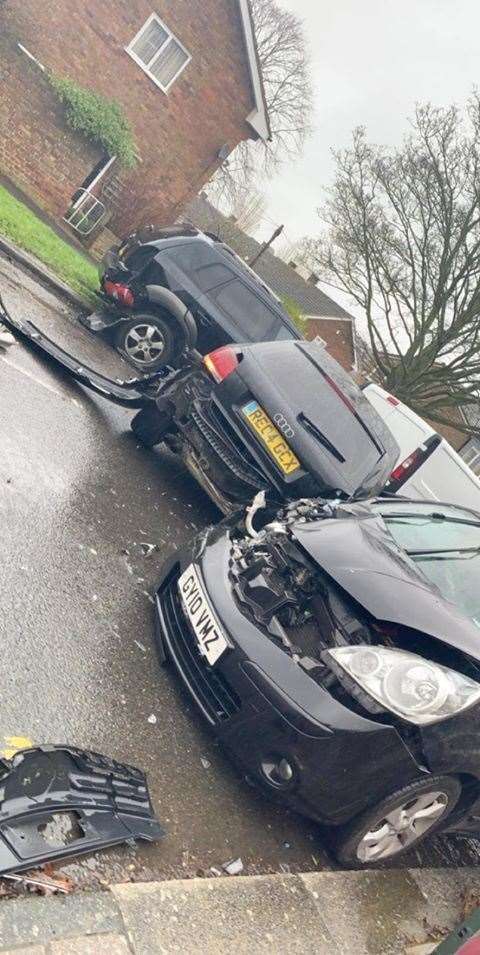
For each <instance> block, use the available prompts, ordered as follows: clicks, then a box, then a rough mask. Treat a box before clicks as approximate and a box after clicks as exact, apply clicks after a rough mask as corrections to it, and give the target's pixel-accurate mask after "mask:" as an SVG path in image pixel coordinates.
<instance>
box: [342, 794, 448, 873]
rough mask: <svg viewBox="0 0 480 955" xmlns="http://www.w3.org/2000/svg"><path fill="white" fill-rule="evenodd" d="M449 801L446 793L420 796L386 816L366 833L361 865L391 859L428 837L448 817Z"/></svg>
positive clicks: (359, 856)
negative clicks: (426, 834)
mask: <svg viewBox="0 0 480 955" xmlns="http://www.w3.org/2000/svg"><path fill="white" fill-rule="evenodd" d="M448 805H449V798H448V796H447V794H446V793H443V792H426V793H419V794H418V796H414V797H410V799H409V800H408V801H407V802H405V803H404V804H403V805H401V806H398V807H397V808H395V809H392V810H391V811H390V812H387V813H386V814H385V816H384V817H383V818H382V819H380V820H379V822H378V825H377V826H375V827H374V828H371V829H370V830H369V831H368V832H366V833H365V835H364V836H363V838H362V839H361V840H360V842H359V844H358V848H357V857H358V859H359V860H360V862H376V861H377V860H379V859H388V858H389V857H390V856H393V855H396V853H397V852H400V851H401V850H402V849H407V848H408V847H409V846H410V845H412V844H413V843H414V842H416V841H417V839H419V838H420V837H421V836H423V835H425V833H427V832H428V830H429V829H431V828H432V826H434V825H435V824H436V823H437V822H438V821H439V819H440V818H441V817H442V816H443V814H444V813H445V811H446V809H447V807H448Z"/></svg>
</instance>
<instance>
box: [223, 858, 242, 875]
mask: <svg viewBox="0 0 480 955" xmlns="http://www.w3.org/2000/svg"><path fill="white" fill-rule="evenodd" d="M222 869H223V871H224V872H226V873H227V875H240V872H243V862H242V860H241V859H231V860H230V862H224V863H223V865H222Z"/></svg>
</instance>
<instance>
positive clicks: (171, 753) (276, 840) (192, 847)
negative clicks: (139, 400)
mask: <svg viewBox="0 0 480 955" xmlns="http://www.w3.org/2000/svg"><path fill="white" fill-rule="evenodd" d="M0 292H1V293H2V294H3V295H4V298H5V301H6V303H7V305H8V307H10V308H11V309H12V310H15V311H16V313H17V314H21V316H22V317H23V318H30V319H31V320H32V321H34V322H35V323H36V324H38V325H39V326H40V327H41V328H42V330H44V331H47V332H48V333H49V334H50V335H51V337H52V338H55V339H56V340H57V341H58V342H59V344H61V345H63V347H67V348H69V349H70V350H71V351H73V352H75V353H76V354H77V355H78V357H79V358H80V360H81V361H84V362H86V363H90V364H92V365H94V366H95V367H97V368H98V369H99V370H101V371H103V372H104V373H107V374H113V375H118V376H119V377H129V376H130V375H131V374H132V371H131V369H130V368H129V366H128V365H126V364H125V363H124V362H123V361H122V360H121V359H120V358H119V356H117V355H116V354H115V353H114V352H113V351H112V350H111V349H110V348H109V347H108V346H106V345H104V344H102V343H101V342H100V343H99V342H98V341H97V340H96V339H94V338H93V337H92V336H91V335H90V334H89V333H88V332H86V331H85V330H83V329H82V328H81V327H80V326H78V324H77V323H76V320H75V315H74V314H73V313H72V311H71V310H70V309H68V308H67V307H65V306H64V305H63V304H62V303H61V302H59V301H58V300H57V299H56V298H55V297H54V296H53V295H51V294H50V293H49V292H47V291H46V290H44V289H43V288H42V287H41V286H40V285H39V284H38V283H36V282H35V281H33V280H32V279H31V278H30V277H29V276H28V275H26V274H24V273H22V272H21V271H19V270H18V269H17V268H16V267H15V266H14V265H12V264H11V263H9V262H7V261H6V260H5V259H0ZM130 418H131V413H130V412H128V411H126V410H124V409H120V408H116V407H114V406H113V405H110V404H108V403H107V402H105V401H104V400H103V399H101V398H100V397H97V396H95V395H93V394H92V393H88V392H86V391H85V390H84V389H82V388H81V387H80V386H77V385H76V384H75V383H74V382H72V381H70V380H69V379H68V378H66V377H65V376H64V375H62V374H61V373H59V372H58V371H56V370H55V369H53V368H52V366H51V365H49V364H48V362H47V361H44V360H42V359H40V358H38V357H37V356H35V355H33V354H32V353H31V352H29V350H28V348H26V347H24V346H23V345H21V344H16V345H14V346H12V347H11V348H10V349H9V350H8V351H6V352H1V351H0V441H1V449H2V450H1V455H0V535H1V551H0V553H1V562H0V574H1V589H2V601H1V606H0V633H1V637H2V644H3V668H2V687H1V694H0V750H1V749H2V748H3V749H4V750H5V749H8V746H9V745H10V744H9V742H8V738H9V737H12V736H14V737H18V736H21V737H26V738H29V739H31V740H33V741H34V742H35V743H45V742H58V743H61V742H69V743H72V744H75V745H77V746H83V747H86V748H91V749H96V750H98V751H100V752H103V753H106V754H109V755H111V756H114V757H116V758H117V759H120V760H123V761H126V762H131V763H134V764H136V765H138V766H140V767H142V769H144V770H145V771H146V772H147V774H148V778H149V783H150V790H151V795H152V800H153V803H154V807H155V810H156V812H157V815H158V817H159V819H160V821H161V822H162V823H163V824H164V825H165V827H166V829H167V837H166V839H165V840H164V841H163V842H161V843H159V844H156V845H152V846H149V845H139V846H138V847H137V848H136V849H135V850H132V849H129V848H121V849H117V850H114V851H109V852H106V853H103V854H100V855H98V856H92V857H90V858H88V859H85V860H83V861H80V862H79V863H78V864H75V865H70V866H68V867H66V866H64V867H63V868H64V869H65V870H66V871H68V872H70V873H71V874H73V875H74V876H75V878H77V879H78V880H79V881H80V882H86V883H88V884H89V883H91V882H95V881H98V880H104V881H107V882H110V881H122V880H124V879H128V878H132V879H142V880H143V879H151V878H159V877H161V878H173V877H183V878H184V877H187V876H193V875H196V874H198V873H208V870H209V868H210V866H216V867H218V866H219V865H221V864H222V863H223V862H225V861H227V860H229V859H231V858H235V857H238V856H241V858H242V860H243V863H244V866H245V872H247V873H249V874H254V873H258V872H267V871H279V870H283V871H288V870H290V871H296V870H309V869H312V868H315V867H320V868H324V867H330V866H331V865H332V861H331V859H330V857H329V855H328V853H327V852H326V850H325V848H324V847H323V845H322V843H321V841H320V839H319V834H318V831H317V829H316V827H315V826H314V825H313V824H310V823H309V822H306V821H305V820H302V819H299V818H298V817H296V816H294V815H292V814H289V813H287V812H285V811H283V810H282V809H280V808H276V807H274V806H273V805H271V804H270V803H269V802H267V801H266V799H264V797H263V796H261V795H260V794H258V793H257V792H255V791H254V790H252V789H251V788H250V787H249V786H248V785H247V784H246V783H245V782H244V781H243V780H242V779H241V777H240V776H239V775H238V774H237V772H236V770H235V768H234V767H232V766H231V765H230V763H229V762H228V761H227V759H226V757H225V756H224V755H223V753H222V752H221V750H220V749H219V748H218V747H217V746H216V745H215V743H214V742H213V740H212V738H211V736H210V734H209V733H208V731H207V729H206V728H204V726H203V724H202V722H201V719H200V717H199V715H198V714H197V712H196V710H194V708H193V706H192V705H191V703H190V702H189V701H188V700H187V699H186V697H185V696H184V694H183V692H182V690H181V689H180V687H179V685H178V683H177V682H176V681H175V680H174V679H172V675H171V674H170V673H169V671H168V669H162V668H161V667H160V666H159V665H158V662H157V658H156V654H155V649H154V645H153V638H152V630H153V627H152V624H153V606H152V598H151V593H152V591H153V588H154V584H155V582H156V580H157V579H158V574H159V567H160V565H161V562H162V559H163V558H164V557H166V556H167V555H168V554H170V553H171V552H172V550H173V549H174V548H175V546H178V545H180V544H181V543H182V542H184V541H187V540H188V539H189V538H190V537H191V536H192V534H193V533H194V532H195V531H196V530H197V529H199V528H201V527H202V526H203V525H204V524H206V523H209V522H212V521H216V520H217V519H218V513H217V511H216V510H215V508H214V507H213V505H211V504H210V503H209V501H208V499H207V498H206V497H205V496H204V495H203V493H202V492H201V490H200V489H199V488H198V487H197V486H196V484H195V483H194V481H193V480H192V479H191V478H190V477H189V475H188V474H187V473H186V472H185V470H184V469H183V467H182V466H181V465H180V464H179V462H178V461H176V460H175V458H174V457H173V456H171V455H170V454H168V453H167V452H165V451H161V450H156V451H154V452H150V451H146V450H144V449H142V448H139V447H138V446H137V444H136V441H135V439H134V437H133V435H132V433H131V432H130V430H129V422H130ZM144 543H147V544H152V543H154V544H156V545H158V548H159V552H158V553H153V555H151V556H149V557H145V556H144V553H143V548H142V546H141V545H142V544H144ZM152 715H153V716H155V717H156V722H155V723H153V722H149V717H151V716H152ZM2 739H3V743H2ZM478 848H479V845H478V843H477V841H476V840H475V839H463V838H461V839H460V838H457V837H455V839H448V840H446V839H439V840H436V842H435V844H434V845H432V846H430V847H429V848H428V849H426V850H423V851H422V852H421V853H420V852H418V853H413V854H411V855H410V856H409V857H408V858H405V862H404V863H403V864H405V865H407V864H409V865H412V864H413V865H415V864H430V865H432V864H433V865H435V864H439V865H445V864H447V865H462V864H465V865H471V864H472V863H475V862H476V861H477V859H478Z"/></svg>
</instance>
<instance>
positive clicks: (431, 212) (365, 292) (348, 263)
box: [307, 94, 480, 432]
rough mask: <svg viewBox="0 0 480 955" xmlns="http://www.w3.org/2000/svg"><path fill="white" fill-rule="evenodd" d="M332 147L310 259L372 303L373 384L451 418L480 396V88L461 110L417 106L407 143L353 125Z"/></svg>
mask: <svg viewBox="0 0 480 955" xmlns="http://www.w3.org/2000/svg"><path fill="white" fill-rule="evenodd" d="M334 155H335V159H336V166H337V172H336V181H335V183H334V186H333V188H332V189H331V190H330V194H329V198H328V200H327V202H326V204H325V206H324V207H323V208H322V209H320V210H319V215H320V218H321V219H322V221H323V224H324V232H323V235H322V236H321V237H320V238H319V239H317V240H310V241H309V242H308V243H307V253H308V254H309V258H310V261H311V262H312V263H314V267H315V269H316V271H317V272H319V273H320V275H321V277H322V278H323V279H324V280H325V281H326V282H327V283H328V284H330V285H331V286H333V287H334V288H337V289H341V290H342V291H343V292H347V293H348V294H349V295H350V296H351V297H352V299H354V300H355V301H356V302H357V303H358V305H360V306H361V308H362V309H363V310H364V313H365V315H366V320H367V323H368V335H369V349H370V352H371V355H372V359H373V363H374V366H375V370H376V377H377V380H379V381H381V382H382V383H383V384H384V385H385V387H386V388H388V389H389V390H391V391H393V392H394V393H395V394H396V395H397V396H398V397H399V398H400V399H401V400H403V401H405V402H406V403H407V404H408V405H409V406H410V407H411V408H413V409H414V410H415V411H416V412H418V413H419V414H420V415H422V416H425V417H428V418H430V419H431V420H433V421H436V422H439V423H442V424H448V423H450V424H451V417H450V418H449V410H450V411H451V409H452V408H456V407H459V406H462V407H463V408H468V406H469V405H478V402H479V396H480V99H479V96H478V95H477V94H474V95H473V96H472V98H471V99H470V101H469V102H468V104H467V109H466V111H465V114H464V115H462V114H460V113H459V111H458V110H457V108H456V107H453V106H452V107H450V108H445V109H437V108H434V107H433V106H431V105H426V106H419V107H418V108H417V110H416V114H415V117H414V120H413V122H412V130H411V133H410V134H409V135H408V136H407V137H406V138H405V140H404V142H403V144H402V146H401V147H400V148H399V149H396V150H387V149H384V148H381V147H377V146H372V145H370V144H369V143H368V142H367V140H366V136H365V131H364V130H363V129H357V130H356V131H355V132H354V135H353V144H352V147H351V148H350V149H347V150H344V151H341V152H337V153H335V154H334ZM463 430H465V431H466V432H475V428H469V427H468V426H465V428H464V429H463Z"/></svg>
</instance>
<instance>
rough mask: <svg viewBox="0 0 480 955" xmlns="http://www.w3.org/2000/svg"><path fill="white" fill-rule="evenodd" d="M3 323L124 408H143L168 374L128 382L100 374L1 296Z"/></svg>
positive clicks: (161, 373) (96, 390) (92, 388)
mask: <svg viewBox="0 0 480 955" xmlns="http://www.w3.org/2000/svg"><path fill="white" fill-rule="evenodd" d="M0 322H3V323H4V324H5V325H6V326H7V327H8V328H10V330H11V331H12V332H14V334H15V335H17V336H20V337H21V338H23V339H25V340H26V341H28V342H29V343H30V344H31V345H32V346H33V347H34V348H35V349H36V350H37V351H39V352H41V353H42V354H43V355H47V356H48V357H49V358H51V359H52V360H53V361H54V362H55V363H56V364H57V365H59V366H60V367H61V368H62V369H63V370H64V371H68V372H69V374H70V375H71V376H72V378H74V379H75V381H78V382H80V384H81V385H85V387H86V388H89V389H90V390H91V391H94V392H96V394H99V395H101V396H102V397H103V398H107V399H108V401H112V402H113V403H114V404H117V405H120V406H121V407H124V408H142V407H143V406H144V405H145V404H146V403H147V402H148V401H150V400H151V397H148V396H147V392H148V391H149V389H151V388H152V385H154V384H155V383H157V382H158V381H159V379H161V378H163V377H165V372H162V371H160V372H156V373H155V374H153V375H149V376H145V377H142V378H131V379H129V380H127V381H122V380H121V379H120V378H118V379H116V380H115V381H114V380H113V379H112V378H106V377H105V375H101V374H99V372H97V371H94V370H93V368H89V367H88V366H87V365H82V364H81V363H80V362H79V361H78V359H77V358H75V357H74V356H73V355H70V354H69V353H68V352H66V351H64V349H63V348H60V346H59V345H57V344H56V343H55V342H53V341H52V340H51V338H49V337H48V335H45V334H44V333H43V332H42V331H40V329H39V328H37V326H36V325H34V324H33V322H28V321H26V322H24V321H20V319H17V318H13V316H12V315H10V313H9V312H8V310H7V308H6V306H5V303H4V302H3V301H2V298H1V296H0Z"/></svg>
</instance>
